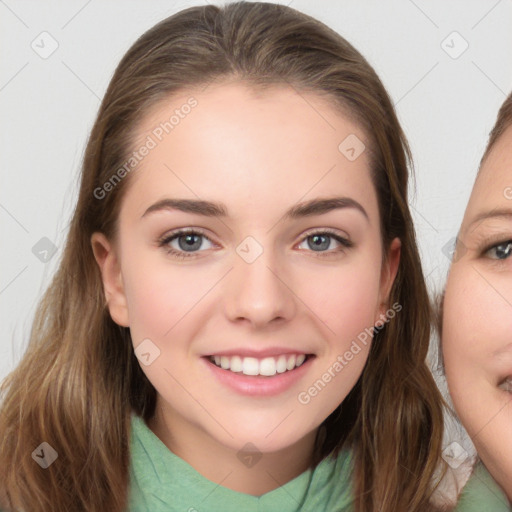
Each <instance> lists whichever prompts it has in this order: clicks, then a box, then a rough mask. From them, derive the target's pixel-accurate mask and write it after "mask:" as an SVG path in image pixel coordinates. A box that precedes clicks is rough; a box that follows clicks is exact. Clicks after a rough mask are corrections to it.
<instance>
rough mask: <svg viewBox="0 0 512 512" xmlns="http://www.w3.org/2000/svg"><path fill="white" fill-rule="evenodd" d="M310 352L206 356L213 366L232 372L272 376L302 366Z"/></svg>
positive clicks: (310, 355)
mask: <svg viewBox="0 0 512 512" xmlns="http://www.w3.org/2000/svg"><path fill="white" fill-rule="evenodd" d="M311 357H313V356H312V354H286V355H285V354H283V355H280V356H276V357H265V358H263V359H257V358H256V357H241V356H208V357H207V359H208V360H209V361H210V362H211V363H213V364H214V365H215V366H217V367H219V368H222V369H223V370H228V371H230V372H233V373H238V374H243V375H248V376H264V377H273V376H274V375H276V374H281V373H286V372H290V371H293V370H295V368H298V367H300V366H302V365H303V364H304V363H305V361H307V360H308V359H309V358H311Z"/></svg>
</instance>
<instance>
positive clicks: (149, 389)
mask: <svg viewBox="0 0 512 512" xmlns="http://www.w3.org/2000/svg"><path fill="white" fill-rule="evenodd" d="M408 160H409V150H408V146H407V143H406V140H405V137H404V135H403V133H402V130H401V128H400V125H399V123H398V120H397V117H396V115H395V112H394V109H393V106H392V103H391V101H390V99H389V97H388V95H387V93H386V91H385V89H384V88H383V86H382V83H381V82H380V80H379V79H378V77H377V76H376V74H375V72H374V71H373V69H372V68H371V67H370V66H369V65H368V63H367V62H366V61H365V59H364V58H363V57H362V56H361V55H360V54H359V53H358V52H357V51H356V50H355V49H354V48H353V47H352V46H351V45H350V44H348V43H347V42H346V41H345V40H344V39H343V38H342V37H340V36H339V35H338V34H336V33H335V32H333V31H332V30H330V29H329V28H328V27H326V26H325V25H323V24H321V23H319V22H318V21H316V20H314V19H312V18H310V17H309V16H306V15H304V14H301V13H299V12H297V11H295V10H293V9H290V8H288V7H284V6H280V5H274V4H264V3H243V2H242V3H238V2H237V3H232V4H229V5H227V6H225V7H222V8H219V7H215V6H205V7H194V8H190V9H187V10H184V11H182V12H180V13H178V14H176V15H174V16H171V17H170V18H168V19H166V20H164V21H162V22H161V23H159V24H158V25H156V26H155V27H153V28H152V29H150V30H149V31H148V32H146V33H145V34H144V35H142V36H141V37H140V38H139V40H137V41H136V42H135V44H134V45H133V46H132V47H131V48H130V50H129V51H128V52H127V54H126V55H125V56H124V57H123V59H122V60H121V62H120V64H119V66H118V68H117V69H116V72H115V74H114V76H113V78H112V80H111V83H110V85H109V87H108V90H107V92H106V95H105V97H104V99H103V102H102V104H101V107H100V110H99V113H98V117H97V120H96V122H95V125H94V127H93V129H92V133H91V136H90V139H89V141H88V145H87V149H86V153H85V158H84V163H83V169H82V176H81V186H80V193H79V198H78V203H77V206H76V210H75V212H74V215H73V218H72V222H71V227H70V232H69V235H68V240H67V245H66V248H65V252H64V255H63V259H62V261H61V264H60V268H59V269H58V272H57V273H56V275H55V278H54V280H53V282H52V284H51V286H50V288H49V289H48V291H47V292H46V294H45V296H44V298H43V300H42V302H41V305H40V307H39V310H38V312H37V316H36V320H35V323H34V327H33V331H32V339H31V340H30V346H29V349H28V350H27V352H26V354H25V356H24V358H23V359H22V361H21V362H20V364H19V366H18V367H17V368H16V369H15V370H14V371H13V372H12V373H11V374H10V375H9V376H8V378H7V379H6V381H5V382H4V384H3V388H2V391H3V402H2V408H1V412H0V462H1V464H0V475H1V478H0V501H1V502H2V508H3V509H4V510H25V511H28V510H30V511H31V512H39V511H48V510H52V511H70V510H73V511H82V510H83V511H91V512H92V511H98V510H108V511H112V512H120V511H123V510H126V509H128V510H137V511H140V510H150V511H151V512H158V511H160V510H162V511H163V510H170V509H172V510H189V511H193V510H209V511H215V510H222V511H224V512H225V511H229V510H237V511H238V510H244V511H247V510H249V511H250V510H270V511H272V510H279V511H280V512H287V511H292V510H294V511H296V510H304V511H305V510H315V511H318V510H326V511H327V510H328V511H348V510H354V511H356V512H363V511H364V512H367V511H377V510H378V511H381V512H395V511H397V510H398V511H426V510H437V508H436V506H435V505H434V504H433V493H434V490H435V487H436V483H437V481H438V480H439V475H441V474H442V472H443V471H442V466H443V465H442V464H441V462H440V461H441V459H440V451H441V442H442V421H443V420H442V400H441V397H440V394H439V392H438V390H437V388H436V386H435V383H434V381H433V378H432V376H431V374H430V373H429V370H428V368H427V367H426V365H425V356H426V353H427V348H428V343H429V332H430V327H429V326H430V319H431V315H430V307H429V302H428V298H427V293H426V289H425V283H424V280H423V277H422V273H421V265H420V260H419V256H418V251H417V248H416V243H415V235H414V230H413V225H412V221H411V215H410V212H409V210H408V205H407V187H408V166H407V164H408ZM480 499H481V502H480V505H481V503H487V502H488V499H489V497H488V496H487V495H485V494H484V495H483V496H481V497H480ZM467 510H470V509H469V508H468V509H467ZM474 510H481V507H480V506H479V504H478V503H477V508H475V509H474ZM495 510H497V509H495Z"/></svg>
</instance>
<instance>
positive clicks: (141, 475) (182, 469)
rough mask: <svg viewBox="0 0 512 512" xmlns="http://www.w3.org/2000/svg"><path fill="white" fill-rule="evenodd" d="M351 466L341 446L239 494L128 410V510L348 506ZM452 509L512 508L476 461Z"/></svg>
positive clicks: (314, 511)
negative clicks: (292, 473)
mask: <svg viewBox="0 0 512 512" xmlns="http://www.w3.org/2000/svg"><path fill="white" fill-rule="evenodd" d="M351 472H352V471H351V457H350V452H348V451H342V452H341V453H340V454H339V456H338V457H337V458H332V457H327V458H325V459H324V460H323V461H322V462H320V464H318V465H317V466H316V467H315V468H314V469H313V470H311V469H308V470H307V471H305V472H304V473H302V474H301V475H299V476H297V477H296V478H294V479H293V480H291V481H289V482H288V483H286V484H285V485H283V486H281V487H278V488H277V489H274V490H273V491H270V492H267V493H265V494H263V495H262V496H252V495H250V494H244V493H241V492H237V491H233V490H231V489H228V488H226V487H223V486H222V485H221V484H220V483H216V482H213V481H211V480H208V479H207V478H205V477H204V476H202V475H201V474H200V473H198V472H197V471H196V470H195V469H194V468H193V467H192V466H191V465H190V464H188V463H187V462H185V461H184V460H183V459H181V458H180V457H178V456H177V455H175V454H174V453H172V452H171V451H170V450H169V449H168V448H167V447H166V446H165V444H163V443H162V441H160V439H159V438H158V437H157V436H156V435H155V434H154V433H153V432H152V431H151V430H150V429H149V428H148V427H147V425H146V424H145V422H144V420H143V419H142V418H140V417H139V416H136V415H135V414H134V415H132V434H131V466H130V479H131V483H130V494H129V512H164V511H165V512H170V511H176V512H178V511H179V512H241V511H242V512H298V511H302V512H353V498H352V492H351V485H350V479H351ZM455 510H456V511H457V512H487V511H488V512H510V511H511V510H512V508H511V507H509V506H508V505H507V499H506V497H505V495H504V494H503V492H502V491H501V490H500V488H499V487H498V486H497V484H496V483H495V482H494V480H492V478H491V477H490V475H489V473H488V472H487V471H486V470H485V468H484V467H483V466H482V465H481V464H480V465H478V466H477V468H476V469H475V472H474V474H473V476H472V477H471V478H470V480H469V482H468V484H467V485H466V486H465V487H464V490H463V492H462V495H461V499H460V501H459V503H458V505H457V507H456V509H455Z"/></svg>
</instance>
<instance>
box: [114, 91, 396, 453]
mask: <svg viewBox="0 0 512 512" xmlns="http://www.w3.org/2000/svg"><path fill="white" fill-rule="evenodd" d="M190 96H193V97H194V98H195V101H197V104H196V105H195V106H194V107H193V108H191V109H188V108H187V109H182V110H181V111H182V112H184V111H185V110H186V111H187V112H189V113H188V114H187V115H186V116H185V115H184V116H183V118H181V119H180V120H179V123H177V124H176V125H175V126H174V127H173V128H172V131H169V133H168V134H166V133H165V132H164V134H163V136H162V137H161V140H158V137H157V136H156V135H155V133H160V132H159V131H158V130H157V131H156V132H155V128H157V127H161V123H164V122H165V121H168V120H169V118H170V116H171V115H172V114H173V113H174V111H175V110H176V109H178V110H180V108H181V107H182V106H183V105H184V104H186V103H187V100H188V98H189V97H190ZM305 98H307V101H305V99H304V98H303V97H301V96H300V95H298V94H297V93H296V92H295V91H294V90H293V89H289V88H285V87H279V88H274V89H272V90H271V91H267V92H264V93H261V94H259V95H254V94H253V93H252V92H251V91H250V90H249V89H247V88H246V87H244V86H243V85H241V84H237V83H235V84H223V85H220V86H219V85H217V86H210V87H209V88H208V89H206V90H205V91H199V92H194V94H193V95H192V94H184V95H182V96H176V97H173V98H172V99H169V100H168V101H166V102H163V103H162V104H160V105H159V106H158V108H156V109H154V110H153V111H152V112H151V113H150V114H149V115H148V116H147V117H146V118H145V119H144V120H143V121H142V124H141V127H140V131H139V140H140V142H141V144H142V143H144V141H146V140H147V137H148V136H150V137H151V138H152V139H154V140H155V141H156V144H155V147H153V148H151V150H150V151H149V153H148V154H147V155H146V156H145V157H144V158H143V159H142V161H141V163H140V164H139V167H138V168H137V170H135V171H133V173H134V174H133V175H132V176H131V177H132V178H134V179H133V181H132V183H131V184H130V187H129V188H128V190H127V193H126V195H125V196H124V198H123V202H122V206H121V212H120V218H119V226H120V231H119V239H118V244H117V246H116V247H115V252H113V251H111V252H110V253H109V256H108V257H112V258H114V255H115V262H116V263H115V265H118V267H119V278H117V277H116V278H112V279H109V277H108V276H107V278H106V279H105V283H106V288H107V294H109V293H110V292H109V291H108V290H109V289H110V290H111V293H110V299H109V305H110V311H111V314H112V316H113V318H114V320H115V321H116V322H117V323H119V324H121V325H126V326H129V327H130V331H131V335H132V339H133V343H134V347H135V349H136V353H138V355H139V358H140V360H141V361H142V364H141V367H142V369H143V371H144V372H145V373H146V375H147V377H148V379H149V380H150V381H151V383H152V384H153V385H154V387H155V388H156V390H157V392H158V405H159V407H161V408H162V411H164V414H165V417H166V418H167V421H168V424H169V428H170V431H171V432H174V434H175V435H176V437H178V436H179V435H180V434H179V433H180V432H188V434H187V435H190V432H193V433H195V434H194V435H195V436H197V437H201V436H202V437H203V438H204V437H205V436H206V437H207V438H208V439H210V440H214V441H215V442H216V443H218V444H220V445H222V446H225V447H228V448H230V449H235V450H239V449H240V448H242V447H243V446H244V445H245V444H246V443H247V442H251V443H253V444H254V445H255V446H256V447H257V448H258V449H259V450H260V451H261V452H266V451H269V452H270V451H275V450H280V449H283V448H285V447H289V446H291V445H293V444H294V443H297V442H299V441H300V440H301V439H303V438H304V437H305V436H307V435H308V434H311V433H312V432H313V431H314V430H315V429H316V428H317V427H318V426H319V424H320V423H321V422H322V421H323V420H324V419H325V418H326V417H327V416H328V415H329V414H330V413H331V412H332V411H333V410H334V409H335V408H336V407H337V406H338V405H339V404H340V402H342V400H343V399H344V398H345V396H346V395H347V393H348V392H349V391H350V390H351V388H352V387H353V386H354V384H355V382H356V381H357V379H358V377H359V375H360V374H361V371H362V369H363V366H364V364H365V361H366V358H367V354H368V350H369V348H370V342H369V338H368V336H366V340H367V342H366V344H364V343H362V342H361V341H358V338H357V337H358V335H360V334H361V333H364V330H365V329H368V328H371V327H372V326H373V325H374V324H375V322H376V321H378V320H379V319H381V315H382V314H384V313H385V312H386V310H387V309H388V307H389V306H388V305H387V303H386V298H387V294H388V291H389V288H390V286H391V284H392V280H393V278H394V273H395V272H396V266H397V264H398V259H399V247H398V246H399V243H398V241H395V243H394V244H393V248H394V250H393V251H392V253H390V262H391V263H390V264H386V265H382V258H383V252H382V247H381V233H380V229H379V214H378V205H377V197H376V193H375V190H374V187H373V185H372V181H371V178H370V171H369V162H368V158H367V154H366V153H367V152H366V151H363V152H362V154H361V155H360V156H359V157H358V158H356V159H354V158H353V156H354V154H355V155H356V156H357V153H356V151H360V149H361V146H357V145H356V147H355V151H350V147H349V148H348V152H346V154H347V155H348V156H349V157H350V159H349V158H347V156H345V154H344V153H342V152H341V151H340V150H339V149H338V146H339V145H340V143H341V142H342V141H343V140H344V139H346V138H347V137H348V136H349V135H352V139H349V141H350V140H352V141H354V140H356V139H355V138H354V135H355V136H357V137H358V138H359V139H360V140H361V141H365V142H366V143H367V144H368V142H367V141H366V137H365V134H364V133H363V132H362V131H361V129H360V128H359V127H358V126H357V125H356V124H353V123H352V122H350V121H349V120H348V119H346V118H344V117H342V116H340V115H339V114H337V113H335V112H334V110H332V108H330V107H329V106H327V104H326V103H325V102H323V101H322V100H321V99H320V98H318V97H316V96H312V95H306V96H305ZM352 145H354V142H352ZM349 146H350V144H349ZM344 151H345V150H344ZM325 199H332V200H333V201H331V202H324V200H325ZM206 202H208V204H206ZM210 203H214V204H215V206H213V205H210ZM111 261H112V262H114V259H112V260H111ZM105 274H108V272H105ZM354 340H355V341H356V342H357V343H358V345H359V349H356V348H354V346H353V342H354ZM351 347H353V348H352V352H351ZM347 352H348V353H349V355H348V357H349V358H350V360H348V358H347V357H345V354H346V353H347ZM356 352H357V353H356ZM141 356H142V358H141ZM340 358H342V359H343V361H344V362H343V363H341V362H340ZM146 363H148V364H146ZM329 371H330V373H331V377H330V381H328V380H327V379H328V378H329V376H327V377H325V378H324V374H326V372H329ZM319 380H322V381H324V382H322V383H320V384H318V383H317V384H316V386H317V388H316V392H315V389H313V391H311V389H310V388H312V387H314V386H315V382H317V381H319ZM308 390H310V391H311V392H308ZM192 437H193V436H192Z"/></svg>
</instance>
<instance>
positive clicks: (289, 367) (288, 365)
mask: <svg viewBox="0 0 512 512" xmlns="http://www.w3.org/2000/svg"><path fill="white" fill-rule="evenodd" d="M296 361H297V358H296V356H295V355H293V356H290V357H289V358H288V360H287V361H286V369H287V370H293V369H294V368H295V363H296Z"/></svg>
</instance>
